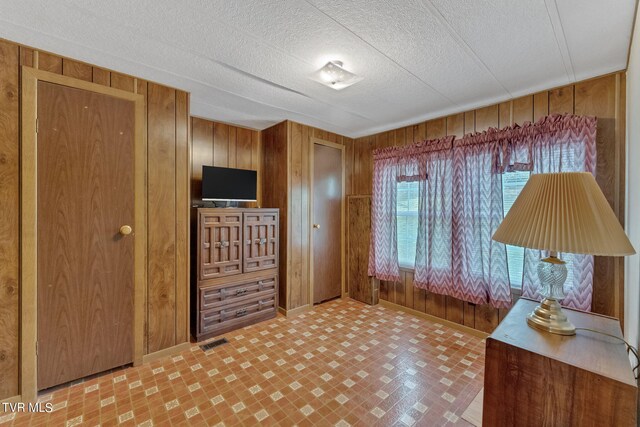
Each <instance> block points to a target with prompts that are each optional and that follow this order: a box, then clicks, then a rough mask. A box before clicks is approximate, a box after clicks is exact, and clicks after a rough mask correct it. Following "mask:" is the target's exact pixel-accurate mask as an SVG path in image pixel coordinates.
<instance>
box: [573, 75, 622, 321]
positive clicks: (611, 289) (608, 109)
mask: <svg viewBox="0 0 640 427" xmlns="http://www.w3.org/2000/svg"><path fill="white" fill-rule="evenodd" d="M617 79H619V76H618V75H609V76H605V77H601V78H599V79H594V80H589V81H587V82H584V83H578V84H576V86H575V112H576V114H580V115H590V116H596V117H598V133H597V138H596V147H597V148H596V149H597V164H596V181H597V182H598V185H600V188H602V190H603V192H604V195H605V197H606V198H607V201H608V202H609V204H610V205H611V207H612V208H613V210H614V212H615V213H616V215H617V216H618V219H620V220H621V222H624V193H622V192H620V185H621V182H624V142H623V140H622V141H621V139H622V138H616V136H617V135H616V112H617V111H619V110H618V108H617V102H619V100H618V98H617V96H618V95H617V91H616V88H617V87H618V86H617ZM622 274H623V268H622V265H621V262H620V260H616V259H615V258H612V257H596V258H595V271H594V283H593V293H594V299H593V307H592V309H593V311H595V312H597V313H602V314H607V315H610V316H616V317H617V316H619V315H620V314H621V313H622V307H621V305H622V304H620V301H621V300H622V295H623V290H624V287H623V286H620V283H622V282H623V278H622ZM604 296H606V297H604Z"/></svg>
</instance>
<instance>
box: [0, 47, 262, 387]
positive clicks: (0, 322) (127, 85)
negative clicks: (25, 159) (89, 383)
mask: <svg viewBox="0 0 640 427" xmlns="http://www.w3.org/2000/svg"><path fill="white" fill-rule="evenodd" d="M7 46H12V47H11V49H12V50H15V49H17V50H18V51H19V60H20V65H26V66H33V67H35V68H39V69H41V70H45V71H49V72H53V73H56V74H63V71H64V72H65V74H70V69H71V68H70V67H69V64H74V66H75V63H76V62H77V61H75V60H73V59H67V58H62V57H61V56H58V55H56V54H52V53H48V52H43V51H39V50H36V49H33V48H31V47H27V46H18V45H17V44H14V43H12V42H8V41H0V50H2V51H4V49H5V48H6V47H7ZM10 59H11V60H12V56H11V55H4V54H3V55H2V58H0V61H4V63H5V65H3V66H2V68H1V69H0V88H2V91H1V92H0V104H1V105H2V109H0V130H1V132H4V133H3V134H2V136H3V138H2V140H1V141H0V180H1V185H0V213H2V212H4V213H9V212H11V209H13V208H12V207H13V206H17V204H18V203H19V200H18V199H17V198H16V197H17V195H15V194H13V195H12V191H13V189H14V187H12V185H14V184H15V183H17V182H18V176H17V172H18V171H19V169H18V168H19V164H20V162H19V160H18V158H17V151H11V150H10V147H11V141H12V139H11V136H10V135H11V131H10V129H18V126H19V122H20V120H19V116H15V115H14V110H13V109H12V107H9V105H10V103H11V102H13V103H14V104H12V105H14V106H15V105H17V104H19V92H17V88H18V83H17V80H16V76H18V75H19V68H18V66H17V64H12V63H11V62H10V61H9V60H10ZM65 63H66V64H65ZM78 64H81V65H80V66H79V67H80V68H82V71H79V72H80V74H79V75H74V77H76V78H83V76H84V79H87V77H88V73H87V69H88V68H87V67H91V80H92V81H93V82H94V83H98V84H101V85H104V86H112V87H116V88H122V89H124V90H127V91H130V92H134V91H136V92H137V93H139V94H142V95H143V96H144V98H145V104H146V106H153V105H152V104H153V103H155V102H156V101H157V99H150V98H149V97H148V96H147V91H146V88H147V82H146V81H144V80H142V79H135V78H134V77H131V76H126V75H123V74H119V73H117V72H115V71H112V70H105V69H103V68H99V67H92V66H90V65H88V64H82V63H79V62H78ZM72 73H73V72H72ZM112 74H113V75H114V76H115V78H114V82H113V83H112V82H111V75H112ZM12 76H13V77H12ZM12 88H15V91H13V90H12ZM178 92H179V91H178ZM179 93H183V92H179ZM177 114H178V113H177V110H176V115H166V117H163V121H164V120H166V121H167V122H170V123H174V124H175V121H176V120H177V119H178V117H177ZM180 114H182V113H180ZM184 114H185V116H184V119H187V116H186V113H184ZM144 119H145V121H146V119H147V111H146V109H145V114H144ZM147 124H148V123H146V124H145V125H144V126H143V128H144V131H145V132H146V129H147V127H149V128H153V127H154V126H155V125H152V124H149V126H147ZM172 126H173V125H172ZM150 130H153V129H150ZM252 132H253V133H252V145H253V149H252V165H253V167H254V168H257V166H258V164H259V158H258V149H259V147H260V138H259V132H256V131H252ZM143 136H144V140H145V141H146V140H147V138H146V133H145V135H143ZM149 143H150V146H149V149H151V150H153V147H152V146H151V145H152V144H154V141H149ZM165 148H167V149H166V150H165V149H163V151H162V155H163V156H164V155H167V156H170V158H172V159H174V160H173V161H175V156H176V147H175V146H174V147H172V148H171V149H169V148H168V147H165ZM14 150H17V146H16V147H14ZM3 173H4V175H3ZM169 180H170V181H171V183H172V184H170V186H175V185H176V182H177V181H178V178H177V177H175V176H169V177H167V181H169ZM5 183H6V185H5ZM158 209H166V206H164V205H162V206H155V205H152V203H149V211H150V212H155V211H156V210H158ZM15 214H17V212H15ZM0 215H1V214H0ZM10 218H11V216H10V214H8V216H7V217H6V219H4V220H3V222H2V224H0V230H2V229H3V228H2V227H3V226H5V225H6V226H7V227H9V226H10V227H11V229H12V230H14V231H18V230H20V224H15V223H11V222H10ZM172 227H173V229H174V230H176V228H175V227H176V223H174V224H172ZM149 232H150V233H151V232H152V231H151V230H149ZM0 236H2V240H1V241H0V247H2V248H4V247H6V249H5V251H4V252H0V253H2V262H1V263H0V278H2V277H12V275H14V274H15V272H16V271H19V270H18V268H19V265H20V260H19V259H18V258H17V256H16V257H15V259H13V255H12V252H11V251H10V250H9V247H10V246H11V245H12V244H14V243H16V241H12V240H11V237H10V236H9V235H7V236H4V235H1V234H0ZM5 261H6V262H5ZM149 262H152V260H151V259H149ZM162 262H166V260H163V261H162ZM169 264H175V261H174V260H173V259H171V260H170V261H169ZM7 280H8V279H7ZM13 286H18V282H17V281H15V282H11V281H4V282H2V283H0V292H5V293H3V294H1V295H2V298H1V299H0V300H1V302H0V326H2V328H3V330H5V331H6V332H5V333H4V334H0V335H1V337H0V376H2V381H0V399H3V398H5V397H9V396H10V395H14V394H15V391H12V392H8V391H6V390H7V389H11V387H14V386H15V378H16V377H17V376H18V372H17V370H16V369H17V361H18V360H19V359H18V356H19V351H18V342H17V335H15V334H14V332H11V331H12V326H11V317H10V315H8V314H6V309H7V307H10V306H11V304H12V300H11V298H14V301H16V300H17V298H18V297H17V294H14V293H6V292H9V291H11V292H13V291H14V290H15V289H14V288H13ZM178 286H180V284H179V282H178V281H176V282H175V283H174V284H172V287H173V288H174V289H177V287H178ZM182 292H183V293H184V290H182ZM145 304H146V302H145ZM177 306H178V305H177V304H174V305H173V306H166V307H165V309H167V310H169V311H170V312H169V313H167V316H171V317H172V318H175V316H176V313H175V309H176V307H177ZM147 308H148V307H147ZM15 309H16V310H17V307H16V308H15ZM3 310H5V311H3ZM13 313H15V312H13ZM7 316H9V317H7ZM14 328H15V327H14ZM144 329H145V330H147V327H146V326H145V327H144ZM13 330H14V331H15V329H13ZM170 333H171V334H176V331H171V332H170ZM12 334H13V335H12ZM12 336H13V338H12ZM176 336H177V335H176ZM3 339H6V340H7V342H6V343H5V342H4V341H2V340H3ZM12 342H13V344H12ZM3 351H4V352H5V353H2V352H3ZM144 351H145V353H146V352H147V351H148V348H147V347H146V340H145V348H144ZM7 366H14V367H13V368H11V369H9V371H11V370H12V369H13V370H14V374H13V376H12V374H10V373H8V374H7V375H6V376H5V374H4V371H3V369H5V368H6V367H7ZM5 387H6V388H5ZM27 392H28V390H27ZM32 392H33V391H32Z"/></svg>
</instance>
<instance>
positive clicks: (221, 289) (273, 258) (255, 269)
mask: <svg viewBox="0 0 640 427" xmlns="http://www.w3.org/2000/svg"><path fill="white" fill-rule="evenodd" d="M278 222H279V213H278V209H242V208H199V209H198V210H197V229H196V230H195V234H196V235H197V237H196V242H197V251H196V252H197V255H196V258H195V260H194V264H193V269H192V272H193V274H192V277H193V287H194V289H193V290H192V292H191V315H192V319H191V326H192V331H193V335H194V337H195V338H196V340H197V341H201V340H204V339H207V338H211V337H214V336H216V335H220V334H223V333H226V332H229V331H231V330H234V329H237V328H241V327H244V326H247V325H250V324H253V323H257V322H260V321H262V320H266V319H270V318H273V317H275V315H276V312H277V304H278Z"/></svg>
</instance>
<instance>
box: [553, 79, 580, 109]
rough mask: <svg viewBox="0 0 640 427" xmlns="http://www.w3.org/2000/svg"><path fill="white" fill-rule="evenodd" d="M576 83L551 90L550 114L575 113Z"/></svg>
mask: <svg viewBox="0 0 640 427" xmlns="http://www.w3.org/2000/svg"><path fill="white" fill-rule="evenodd" d="M574 87H575V86H574V85H569V86H565V87H561V88H558V89H553V90H550V91H549V114H565V113H569V114H573V90H574Z"/></svg>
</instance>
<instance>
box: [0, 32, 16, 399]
mask: <svg viewBox="0 0 640 427" xmlns="http://www.w3.org/2000/svg"><path fill="white" fill-rule="evenodd" d="M19 61H20V58H19V50H18V46H17V45H14V44H11V43H8V42H5V41H3V40H0V331H2V333H0V378H1V379H2V380H1V381H0V400H2V399H3V398H6V397H11V396H16V395H17V394H18V353H19V326H18V322H19V315H20V306H19V298H20V287H19V286H20V285H19V274H20V271H19V265H20V264H19V263H20V260H19V256H20V246H19V237H20V222H19V221H20V184H19V173H20V171H19V164H20V157H19V147H20V133H19V132H20V131H19V127H18V124H19V120H20V113H19V99H20V96H19V93H20V91H19V88H18V86H19V74H18V70H19Z"/></svg>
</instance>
